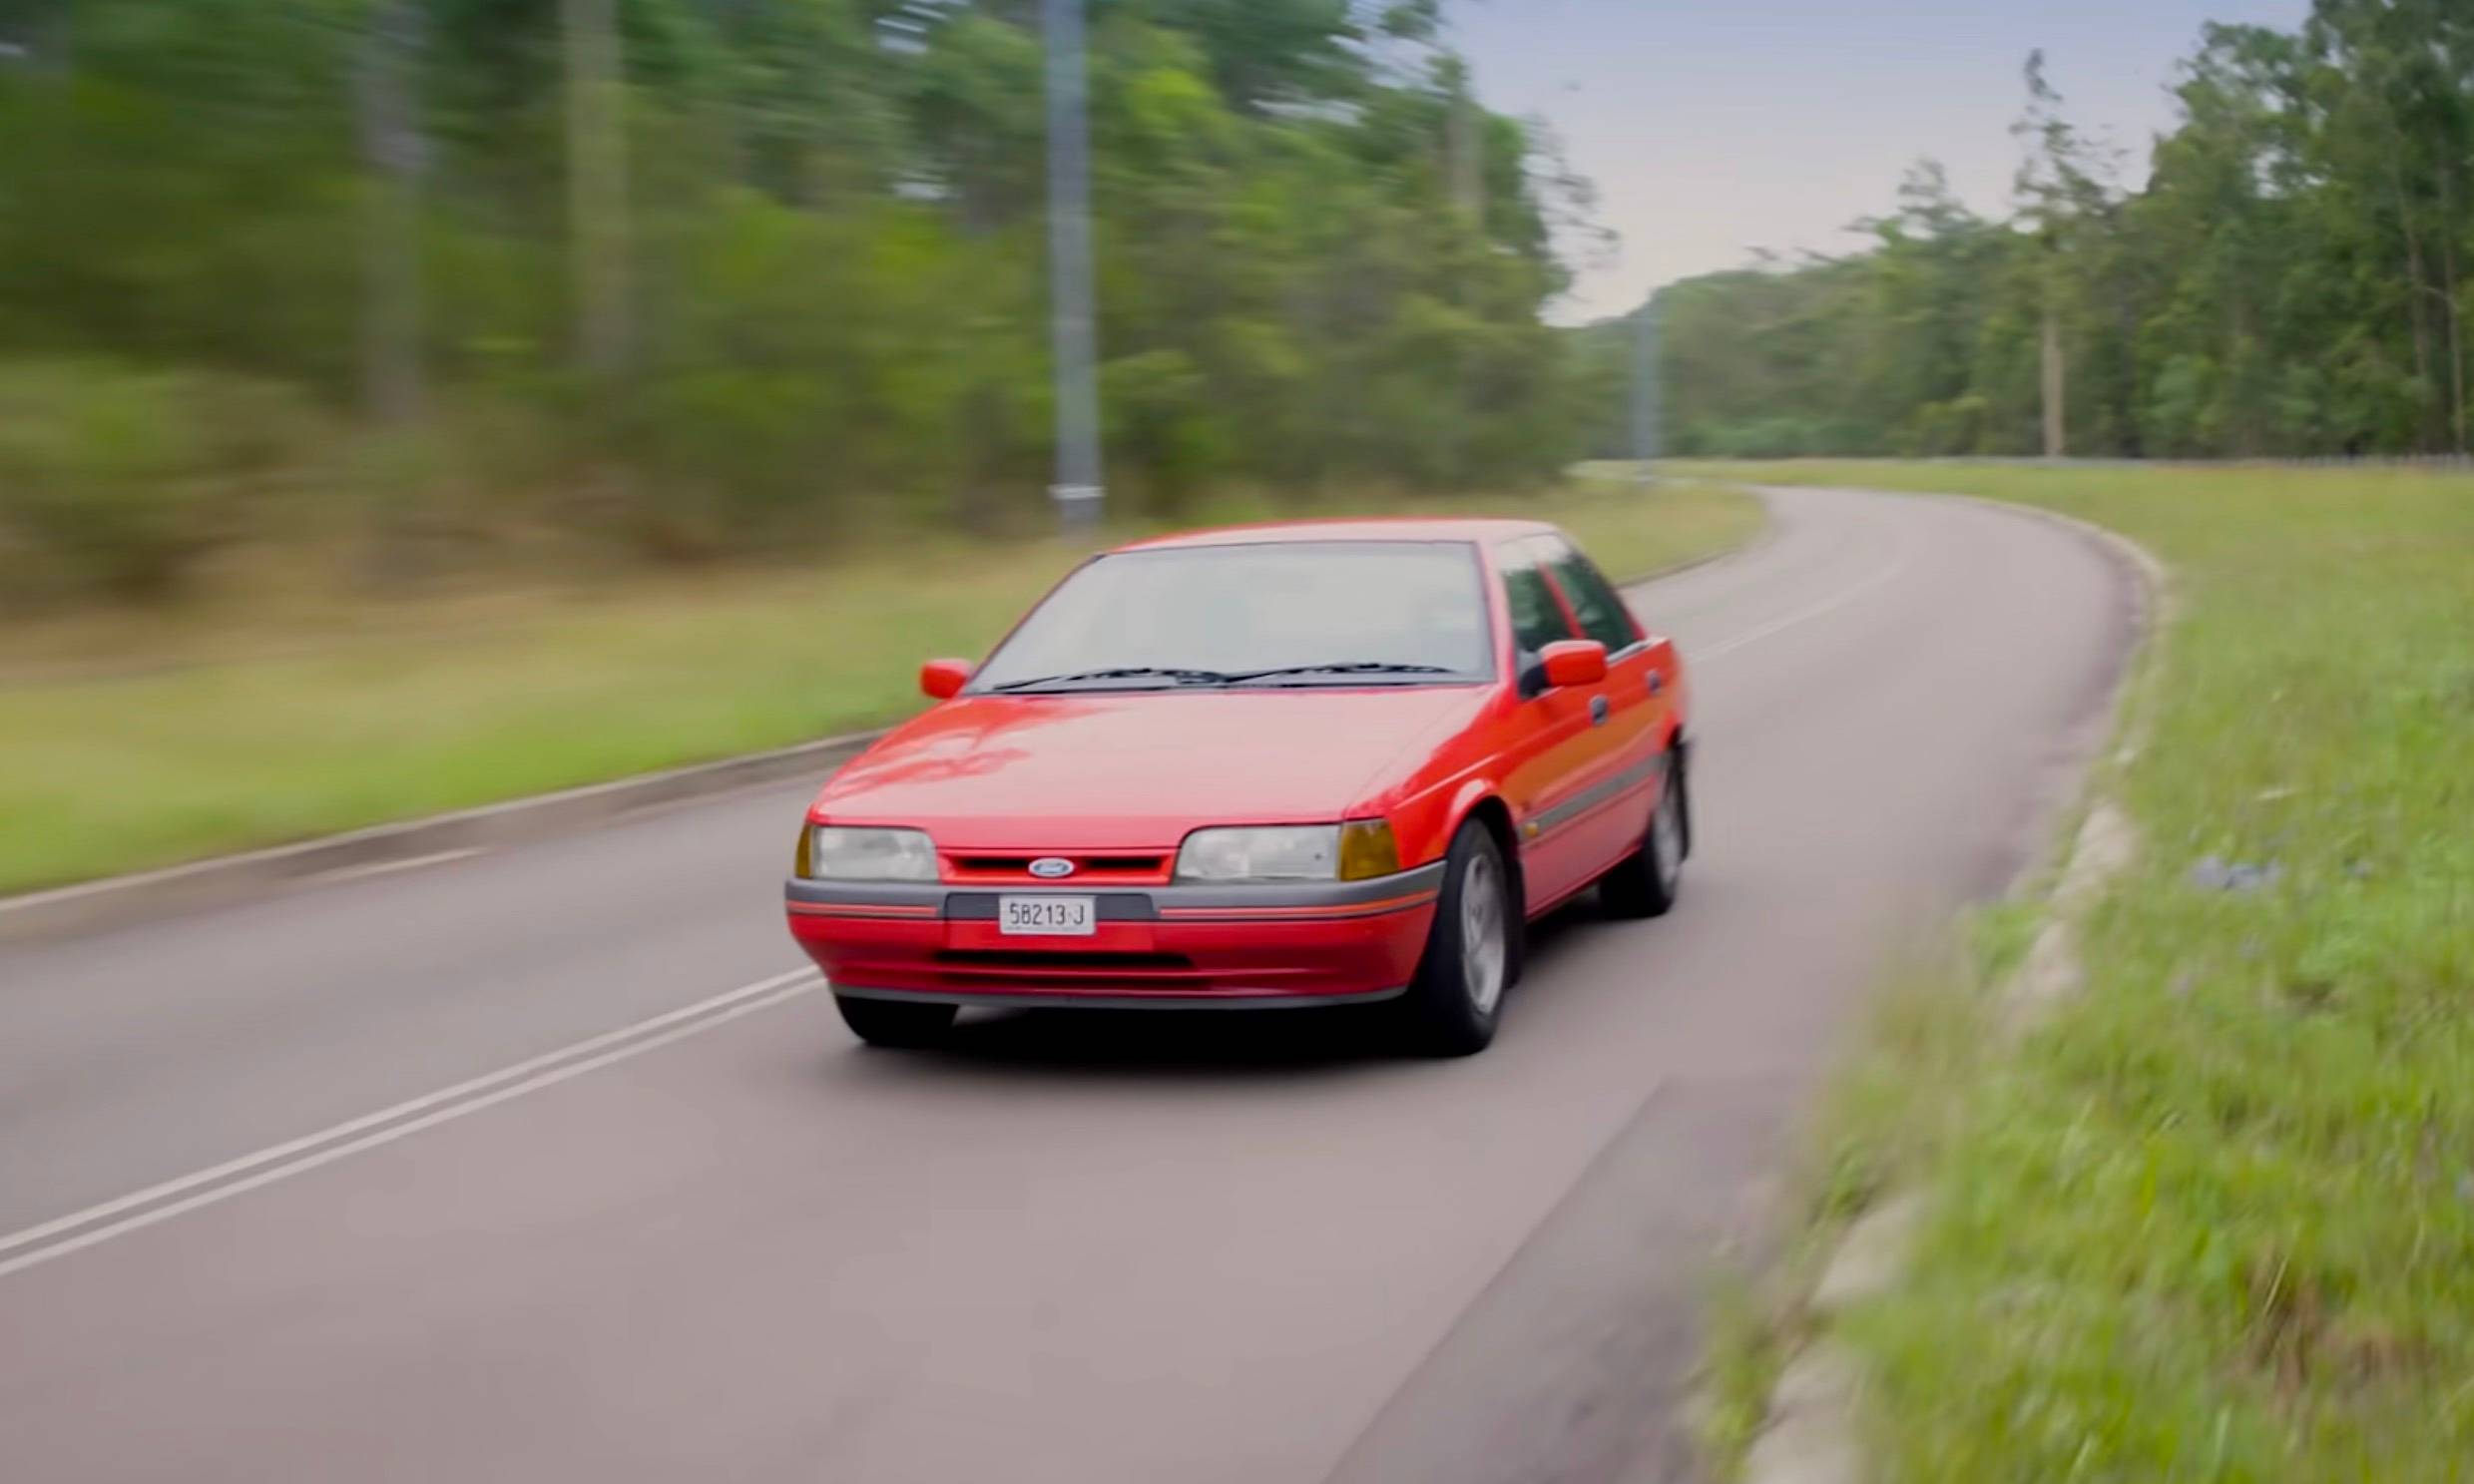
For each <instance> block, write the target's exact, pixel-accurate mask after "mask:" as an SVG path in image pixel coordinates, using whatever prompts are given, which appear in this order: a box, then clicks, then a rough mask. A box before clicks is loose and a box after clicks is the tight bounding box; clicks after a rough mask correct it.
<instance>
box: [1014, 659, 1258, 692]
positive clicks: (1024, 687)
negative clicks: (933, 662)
mask: <svg viewBox="0 0 2474 1484" xmlns="http://www.w3.org/2000/svg"><path fill="white" fill-rule="evenodd" d="M1238 679H1241V677H1238V676H1233V675H1223V674H1221V673H1220V672H1219V671H1217V670H1155V669H1153V668H1151V667H1150V666H1147V665H1145V666H1136V667H1133V668H1131V669H1126V670H1084V671H1078V672H1076V673H1074V674H1072V675H1044V676H1040V677H1039V678H1037V679H1035V680H1027V681H1008V682H1006V683H1005V684H1004V685H1001V686H990V687H989V688H988V690H989V692H990V693H991V694H995V693H998V692H1003V691H1040V690H1045V689H1047V688H1048V687H1050V686H1079V685H1085V684H1089V683H1094V682H1098V681H1155V680H1156V681H1167V682H1169V683H1170V684H1172V685H1178V686H1225V685H1227V684H1229V683H1230V682H1231V681H1234V680H1238Z"/></svg>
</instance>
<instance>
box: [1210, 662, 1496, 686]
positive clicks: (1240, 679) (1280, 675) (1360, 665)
mask: <svg viewBox="0 0 2474 1484" xmlns="http://www.w3.org/2000/svg"><path fill="white" fill-rule="evenodd" d="M1455 674H1458V672H1456V671H1453V670H1448V669H1446V668H1444V667H1443V666H1440V665H1394V664H1391V663H1390V662H1388V661H1383V660H1347V661H1341V662H1339V663H1337V664H1332V665H1284V666H1282V667H1280V668H1279V669H1277V670H1255V671H1249V672H1247V673H1246V674H1244V675H1232V676H1228V677H1226V680H1227V683H1228V684H1230V685H1232V686H1245V685H1251V684H1252V683H1254V682H1255V681H1275V680H1291V679H1296V678H1300V677H1304V676H1313V675H1333V676H1344V677H1345V676H1359V675H1455Z"/></svg>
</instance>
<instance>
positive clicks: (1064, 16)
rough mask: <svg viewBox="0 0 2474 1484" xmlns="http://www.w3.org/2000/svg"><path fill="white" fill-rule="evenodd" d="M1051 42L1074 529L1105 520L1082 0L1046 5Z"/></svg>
mask: <svg viewBox="0 0 2474 1484" xmlns="http://www.w3.org/2000/svg"><path fill="white" fill-rule="evenodd" d="M1041 16H1042V20H1043V28H1044V29H1045V31H1046V33H1047V42H1048V258H1049V261H1048V269H1049V308H1050V313H1051V315H1052V316H1053V319H1054V324H1053V327H1052V331H1051V343H1052V344H1053V346H1054V354H1055V357H1056V391H1057V476H1056V483H1055V484H1053V485H1051V486H1050V487H1049V491H1048V493H1049V495H1050V497H1051V498H1053V499H1054V500H1055V501H1056V502H1057V517H1058V519H1059V520H1061V521H1062V522H1063V523H1064V524H1065V526H1066V528H1067V529H1068V530H1073V529H1077V528H1087V527H1090V526H1095V525H1097V524H1099V520H1100V513H1101V510H1102V508H1103V507H1104V505H1105V503H1106V498H1107V497H1106V493H1105V490H1104V483H1103V476H1102V473H1101V467H1100V387H1099V372H1098V361H1099V340H1100V336H1099V329H1098V327H1097V325H1096V324H1095V323H1094V318H1095V312H1094V307H1093V300H1094V298H1095V296H1096V295H1095V293H1094V291H1093V286H1092V266H1091V121H1090V118H1089V92H1090V84H1089V81H1088V75H1087V64H1086V61H1085V58H1084V51H1083V49H1084V41H1083V0H1042V4H1041Z"/></svg>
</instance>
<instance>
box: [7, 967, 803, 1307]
mask: <svg viewBox="0 0 2474 1484" xmlns="http://www.w3.org/2000/svg"><path fill="white" fill-rule="evenodd" d="M816 978H817V975H816V971H815V970H814V969H813V968H803V969H792V970H790V971H789V972H788V973H785V974H775V975H774V976H773V977H771V978H769V979H759V980H757V981H756V982H755V983H753V984H744V985H741V986H740V987H739V988H737V989H734V990H731V991H729V992H727V993H725V994H718V995H715V996H714V997H713V998H711V999H709V1000H700V1001H698V1002H697V1003H695V1004H693V1005H688V1006H685V1007H683V1008H681V1009H677V1010H671V1011H666V1012H664V1013H663V1014H660V1015H655V1016H650V1017H648V1018H646V1019H644V1020H640V1021H637V1022H636V1023H635V1024H633V1025H627V1026H622V1027H620V1028H619V1029H617V1030H615V1031H609V1032H605V1033H604V1034H602V1035H599V1036H594V1037H592V1038H590V1039H588V1040H584V1041H578V1042H576V1043H574V1044H573V1045H570V1046H562V1047H560V1048H559V1049H558V1050H556V1051H549V1052H544V1053H543V1054H541V1055H540V1056H537V1057H531V1058H528V1059H527V1060H524V1061H521V1062H517V1063H516V1064H514V1065H513V1066H509V1067H501V1068H499V1069H498V1070H497V1071H495V1072H491V1073H487V1074H485V1075H483V1076H480V1077H475V1078H472V1079H470V1080H468V1081H464V1082H459V1083H457V1084H455V1085H454V1086H453V1087H445V1088H440V1089H439V1090H438V1091H436V1092H434V1093H424V1094H422V1095H421V1096H420V1097H417V1098H410V1099H407V1100H405V1101H404V1102H401V1103H397V1104H395V1105H394V1106H393V1107H390V1108H381V1109H379V1110H378V1111H377V1112H375V1113H368V1114H363V1115H362V1116H360V1117H359V1118H355V1119H349V1120H347V1121H345V1122H343V1123H339V1124H336V1125H334V1126H333V1127H331V1128H325V1129H320V1130H318V1131H317V1132H316V1133H314V1134H304V1135H302V1136H301V1137H299V1138H297V1139H289V1140H285V1141H284V1142H283V1143H281V1144H276V1145H269V1146H268V1147H266V1148H264V1149H261V1150H258V1151H256V1152H255V1153H252V1154H246V1155H243V1156H241V1157H240V1158H239V1159H235V1160H227V1161H225V1162H224V1163H223V1164H221V1165H217V1166H214V1167H212V1168H210V1169H206V1170H200V1171H197V1172H195V1173H193V1174H190V1175H184V1176H181V1177H179V1178H178V1179H175V1180H168V1181H165V1182H164V1183H163V1184H161V1185H154V1186H149V1187H147V1188H146V1189H145V1190H143V1191H133V1192H131V1193H130V1194H129V1195H126V1196H122V1197H119V1198H117V1199H115V1200H111V1201H106V1202H104V1203H103V1204H102V1205H100V1206H90V1207H88V1208H86V1209H85V1210H84V1211H80V1212H73V1213H71V1214H70V1215H68V1216H65V1217H60V1218H58V1219H56V1220H53V1221H49V1222H45V1223H43V1224H42V1225H40V1226H36V1227H28V1228H26V1229H25V1230H24V1231H22V1232H12V1233H10V1234H9V1235H7V1236H6V1237H0V1252H8V1251H14V1250H15V1249H17V1248H19V1247H22V1246H26V1245H29V1244H31V1243H34V1242H39V1241H41V1240H43V1239H44V1238H45V1237H53V1236H57V1235H59V1234H60V1233H63V1232H71V1231H75V1230H76V1229H78V1228H80V1227H87V1226H92V1225H93V1224H94V1223H96V1222H100V1221H104V1220H106V1219H108V1218H111V1217H115V1216H118V1215H120V1214H121V1213H123V1212H126V1211H133V1210H136V1209H137V1208H139V1207H144V1206H152V1205H153V1204H154V1203H156V1202H158V1201H162V1200H165V1199H166V1198H168V1197H173V1196H178V1195H181V1194H182V1193H184V1192H187V1191H194V1190H196V1189H197V1188H199V1187H200V1186H210V1185H214V1184H215V1183H216V1182H217V1181H221V1180H226V1179H229V1178H230V1177H232V1176H236V1175H241V1174H244V1173H245V1172H247V1171H250V1170H253V1169H256V1168H257V1167H258V1166H261V1165H267V1164H272V1163H274V1162H277V1161H282V1160H288V1159H291V1158H292V1157H294V1156H297V1155H301V1154H303V1153H305V1152H307V1151H311V1150H315V1149H317V1148H319V1146H321V1145H331V1144H333V1143H334V1142H335V1141H336V1140H339V1139H349V1138H351V1137H352V1136H353V1135H355V1134H361V1133H364V1132H366V1131H368V1130H371V1129H375V1128H378V1127H380V1126H381V1125H387V1124H394V1123H395V1122H396V1120H398V1119H403V1118H407V1117H410V1116H411V1115H414V1114H418V1113H421V1112H423V1111H424V1110H429V1109H436V1108H438V1107H439V1106H440V1105H442V1104H455V1103H456V1100H457V1099H461V1098H471V1097H474V1096H475V1095H477V1094H482V1093H487V1092H489V1091H490V1090H491V1089H493V1088H498V1087H501V1086H502V1085H503V1084H506V1083H509V1082H518V1081H520V1080H521V1079H526V1078H532V1079H533V1080H532V1081H529V1082H523V1083H522V1086H521V1087H520V1088H519V1089H516V1090H514V1091H524V1092H529V1091H531V1090H532V1089H533V1088H535V1087H547V1086H549V1082H548V1081H544V1080H542V1079H541V1077H540V1076H539V1075H537V1074H543V1073H546V1072H548V1071H549V1070H550V1069H553V1068H561V1067H562V1064H568V1063H574V1062H575V1059H576V1058H578V1057H593V1059H592V1060H591V1061H589V1062H584V1063H581V1064H578V1065H576V1066H567V1067H565V1068H564V1069H563V1070H561V1071H560V1072H559V1073H558V1076H557V1077H556V1078H554V1079H552V1080H563V1079H564V1078H565V1077H567V1076H571V1075H573V1074H574V1072H575V1071H577V1070H579V1069H581V1070H590V1069H591V1068H593V1067H600V1066H607V1065H609V1064H610V1063H611V1062H613V1061H618V1060H621V1059H623V1058H625V1057H629V1056H634V1055H636V1054H638V1053H639V1052H643V1051H649V1050H651V1049H652V1048H654V1047H655V1046H661V1045H667V1044H668V1043H670V1042H671V1041H675V1040H679V1039H681V1038H683V1037H686V1036H691V1035H695V1034H696V1033H698V1032H700V1031H704V1030H707V1029H710V1028H711V1027H713V1026H716V1025H720V1024H722V1023H723V1022H724V1021H726V1020H731V1019H736V1018H737V1017H738V1016H739V1015H740V1014H742V1013H744V1012H745V1011H747V1010H750V1009H761V1008H763V1007H764V1006H767V1005H771V1004H775V1003H778V1002H779V1001H780V1000H785V999H790V998H793V997H795V996H797V995H801V994H805V993H806V992H808V991H809V990H811V989H814V988H815V987H816V985H815V983H812V982H803V981H813V980H815V979H816ZM734 1007H736V1008H734ZM717 1012H726V1013H717ZM700 1016H709V1017H711V1018H710V1019H704V1020H699V1019H698V1017H700ZM683 1021H695V1022H696V1023H695V1024H692V1025H687V1026H684V1027H683V1026H681V1022H683ZM666 1030H667V1031H668V1032H669V1033H668V1034H666V1035H663V1034H657V1033H660V1032H664V1031H666ZM645 1037H652V1038H653V1039H650V1040H643V1039H640V1038H645ZM623 1042H634V1043H636V1044H632V1045H627V1046H624V1047H622V1048H621V1049H620V1050H618V1051H615V1052H609V1054H608V1055H604V1056H599V1057H594V1056H593V1054H594V1053H595V1052H604V1051H608V1049H609V1048H611V1047H614V1046H620V1044H621V1043H623ZM510 1095H512V1093H510ZM503 1101H504V1098H503V1097H497V1096H493V1097H491V1098H489V1099H488V1100H487V1101H485V1102H476V1103H472V1104H469V1105H458V1106H455V1107H452V1108H449V1109H447V1110H446V1111H445V1113H444V1114H443V1115H440V1114H433V1115H431V1117H430V1118H428V1119H424V1120H422V1121H420V1122H418V1123H414V1124H405V1125H400V1126H399V1127H397V1128H392V1129H388V1130H386V1132H385V1134H384V1135H382V1136H380V1137H379V1138H378V1139H377V1140H375V1141H374V1142H376V1143H383V1142H385V1141H386V1140H387V1139H392V1138H399V1137H401V1135H402V1134H403V1133H408V1132H410V1131H412V1130H413V1129H416V1128H427V1127H429V1126H430V1124H432V1123H436V1122H442V1121H443V1118H445V1117H459V1116H461V1115H462V1114H464V1113H468V1112H471V1111H473V1110H474V1109H477V1108H482V1107H487V1106H489V1104H490V1103H496V1102H503ZM372 1142H373V1141H369V1140H362V1141H358V1142H355V1143H354V1144H351V1145H349V1146H346V1147H347V1148H349V1149H366V1148H369V1147H370V1145H371V1143H372ZM325 1158H326V1157H325V1156H320V1157H318V1158H317V1163H319V1164H323V1163H325ZM298 1168H300V1169H308V1168H311V1167H310V1166H309V1165H307V1164H303V1165H300V1166H299V1167H298ZM285 1173H289V1171H288V1169H287V1170H286V1172H285ZM263 1183H264V1181H263V1180H259V1181H256V1182H252V1183H250V1184H244V1185H238V1186H227V1187H221V1188H219V1189H217V1190H215V1191H213V1192H211V1193H209V1194H208V1195H207V1196H206V1197H204V1198H198V1199H194V1200H192V1201H190V1202H185V1203H182V1204H181V1205H180V1206H178V1207H174V1208H167V1209H166V1214H169V1213H170V1212H173V1211H187V1210H190V1209H193V1208H194V1207H195V1206H197V1205H203V1204H205V1202H206V1201H209V1200H221V1199H223V1198H224V1197H225V1196H227V1195H231V1194H236V1193H238V1192H239V1191H242V1190H247V1189H249V1188H251V1185H252V1184H263ZM161 1219H162V1217H161V1215H159V1214H156V1213H149V1214H148V1215H147V1217H146V1218H145V1219H143V1220H142V1221H140V1222H138V1223H137V1224H135V1225H132V1224H129V1223H118V1224H115V1225H113V1226H111V1227H108V1228H105V1229H103V1235H105V1236H109V1235H113V1234H116V1233H119V1232H125V1231H134V1230H136V1226H137V1225H150V1224H151V1223H152V1222H154V1221H159V1220H161ZM89 1236H93V1234H89ZM95 1239H98V1240H99V1239H101V1238H100V1237H96V1238H95ZM76 1244H77V1245H85V1244H87V1239H86V1238H85V1237H80V1238H77V1239H76ZM74 1249H75V1247H74V1246H70V1245H68V1244H63V1245H62V1246H60V1247H57V1248H46V1249H44V1250H43V1251H41V1252H35V1253H31V1254H29V1255H28V1256H23V1257H12V1258H10V1259H9V1260H8V1261H6V1262H0V1275H5V1274H7V1273H10V1272H14V1271H16V1270H17V1269H18V1268H19V1267H21V1266H29V1265H31V1264H32V1262H33V1261H35V1260H40V1259H42V1258H43V1257H45V1256H46V1255H58V1254H59V1253H60V1252H62V1251H69V1250H74Z"/></svg>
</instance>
